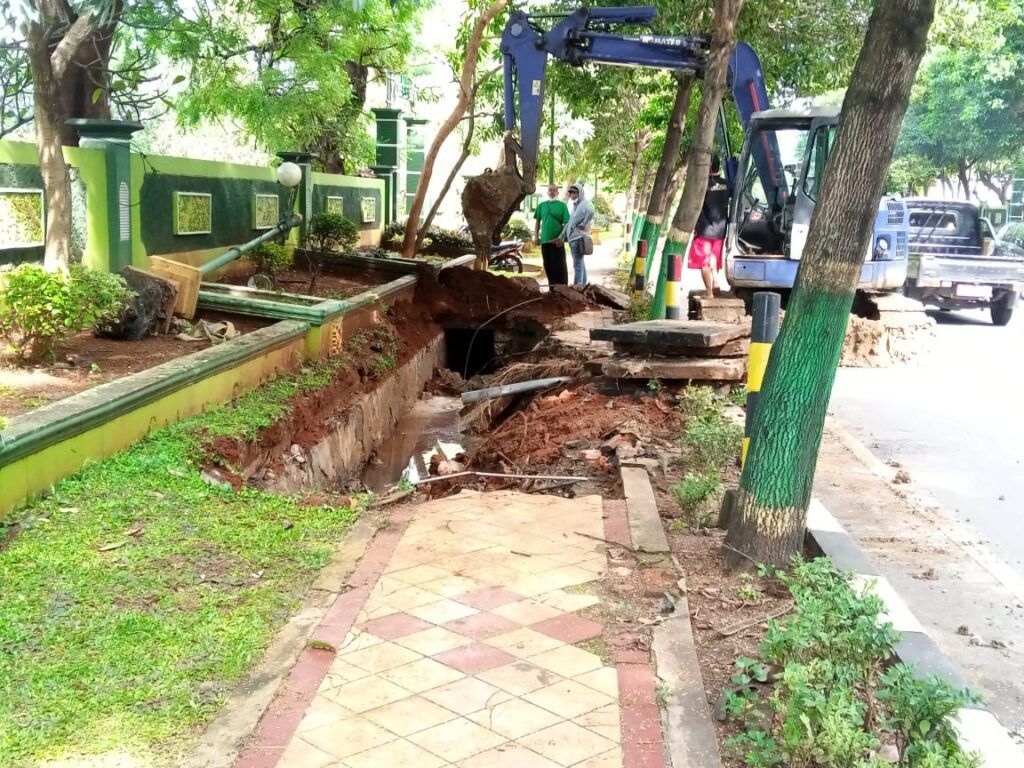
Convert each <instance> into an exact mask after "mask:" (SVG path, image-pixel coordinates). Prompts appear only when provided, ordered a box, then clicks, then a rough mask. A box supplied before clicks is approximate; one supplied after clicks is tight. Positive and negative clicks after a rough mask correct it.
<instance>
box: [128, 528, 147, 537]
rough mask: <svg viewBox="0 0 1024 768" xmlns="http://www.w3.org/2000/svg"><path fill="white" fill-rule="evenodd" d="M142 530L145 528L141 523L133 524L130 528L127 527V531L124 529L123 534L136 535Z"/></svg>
mask: <svg viewBox="0 0 1024 768" xmlns="http://www.w3.org/2000/svg"><path fill="white" fill-rule="evenodd" d="M144 530H146V529H145V528H143V527H142V526H141V525H134V526H132V527H131V528H129V529H128V530H127V531H125V532H124V535H125V536H138V535H140V534H141V533H142V532H143V531H144Z"/></svg>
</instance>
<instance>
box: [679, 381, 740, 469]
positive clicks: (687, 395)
mask: <svg viewBox="0 0 1024 768" xmlns="http://www.w3.org/2000/svg"><path fill="white" fill-rule="evenodd" d="M681 408H682V411H683V415H684V416H685V419H686V423H685V426H684V431H683V443H684V444H685V445H687V446H689V448H690V449H691V450H692V452H693V456H694V458H695V459H696V463H697V465H698V466H699V467H701V468H702V469H704V470H713V471H717V470H718V469H719V468H720V467H721V466H723V465H725V464H727V463H729V462H731V461H735V460H736V457H737V456H738V455H739V451H740V445H741V444H742V442H743V429H742V428H741V427H740V426H739V425H738V424H736V423H735V422H733V420H732V419H730V418H729V417H728V416H726V415H725V413H724V412H723V410H722V403H721V401H720V400H719V399H718V398H717V397H715V394H714V392H712V391H711V388H710V387H687V388H686V390H685V391H684V392H683V395H682V397H681Z"/></svg>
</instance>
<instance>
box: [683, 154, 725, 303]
mask: <svg viewBox="0 0 1024 768" xmlns="http://www.w3.org/2000/svg"><path fill="white" fill-rule="evenodd" d="M720 171H721V163H720V161H719V159H718V155H713V156H712V157H711V175H710V176H709V177H708V191H707V192H706V193H705V194H704V205H703V207H702V208H701V209H700V218H698V219H697V227H696V230H695V231H694V238H693V244H692V245H691V246H690V257H689V259H688V266H689V267H690V269H699V270H700V276H701V278H702V279H703V280H704V295H705V296H707V297H708V298H709V299H713V298H714V297H715V274H716V273H717V272H718V271H719V270H720V269H721V268H722V246H723V245H724V243H725V226H726V222H727V221H728V220H729V185H728V184H726V183H725V179H723V178H722V177H721V176H720V175H719V173H720Z"/></svg>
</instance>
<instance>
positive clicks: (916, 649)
mask: <svg viewBox="0 0 1024 768" xmlns="http://www.w3.org/2000/svg"><path fill="white" fill-rule="evenodd" d="M807 537H808V539H809V540H810V543H811V544H812V546H813V547H815V548H817V549H818V550H819V551H820V552H821V553H822V554H823V555H827V556H828V557H829V558H831V560H832V562H833V563H835V565H836V567H837V568H839V569H840V570H842V571H848V572H850V573H852V574H853V582H852V583H853V586H854V587H855V588H861V589H865V590H871V591H872V592H874V593H875V594H876V595H878V597H880V598H881V599H882V601H883V602H884V603H885V613H884V614H883V617H884V618H885V619H886V620H887V621H889V622H891V623H892V625H893V627H894V628H895V629H897V630H898V631H899V632H900V633H902V635H903V638H902V640H901V641H900V643H899V645H897V646H896V656H897V658H898V659H899V660H900V661H902V662H903V663H904V664H910V665H913V666H914V667H915V669H916V670H917V673H918V674H919V675H921V676H928V675H936V676H938V677H940V678H942V679H944V680H946V681H947V682H948V683H949V684H950V685H953V686H955V687H957V688H965V687H968V686H967V682H966V678H965V677H964V674H963V673H962V672H961V671H960V669H959V668H958V667H957V666H956V665H955V664H954V663H953V662H952V661H950V660H949V659H948V658H947V657H946V655H945V654H943V653H942V651H941V650H939V647H938V645H936V643H935V641H934V640H932V639H931V637H930V636H929V635H928V632H927V631H926V630H925V628H924V627H923V626H922V625H921V623H920V622H919V621H918V620H917V619H916V618H915V617H914V614H913V613H912V612H911V611H910V609H909V608H908V607H907V604H906V603H905V602H903V599H902V598H901V597H900V596H899V594H898V593H897V592H896V590H895V588H894V587H893V586H892V584H891V583H890V582H889V580H888V579H886V578H885V577H884V576H880V575H879V574H878V571H877V570H876V569H875V568H874V566H873V565H872V563H871V559H870V558H869V557H868V556H867V555H865V554H864V552H863V551H862V550H861V548H860V546H858V544H857V542H856V541H855V540H854V539H853V537H852V536H850V534H849V533H847V532H846V529H845V528H843V526H842V524H840V522H839V521H838V520H836V518H835V517H834V516H833V515H832V513H831V512H829V511H828V509H826V508H825V505H824V504H822V503H821V501H820V500H819V499H812V500H811V504H810V507H809V508H808V510H807ZM956 728H957V732H958V733H959V734H960V739H961V743H962V744H963V746H964V747H965V748H966V749H968V750H971V751H975V752H977V753H978V754H980V755H981V758H982V761H981V765H982V766H983V767H984V768H1019V766H1021V765H1024V752H1022V751H1021V749H1020V747H1018V745H1017V743H1016V742H1015V741H1014V740H1013V738H1012V737H1011V736H1010V734H1009V733H1008V732H1007V730H1006V728H1004V727H1003V725H1002V724H1001V723H1000V722H999V720H998V719H997V718H996V716H995V715H993V714H992V713H991V712H989V711H988V709H987V708H985V706H984V705H978V706H970V707H964V708H963V709H961V710H960V711H959V712H958V713H957V715H956Z"/></svg>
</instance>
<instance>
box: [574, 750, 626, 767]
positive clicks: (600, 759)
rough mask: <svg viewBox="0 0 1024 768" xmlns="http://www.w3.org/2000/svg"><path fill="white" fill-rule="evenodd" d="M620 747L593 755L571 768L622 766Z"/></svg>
mask: <svg viewBox="0 0 1024 768" xmlns="http://www.w3.org/2000/svg"><path fill="white" fill-rule="evenodd" d="M622 766H623V761H622V749H621V748H619V747H616V748H615V749H610V750H608V751H607V752H602V753H601V754H600V755H595V756H594V757H591V758H590V759H589V760H584V761H583V762H582V763H576V765H574V766H573V768H622Z"/></svg>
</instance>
